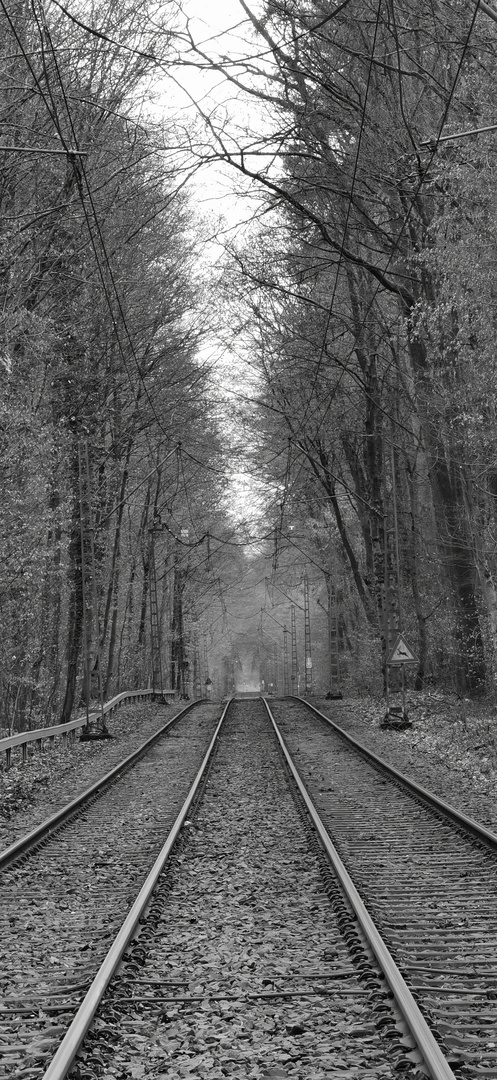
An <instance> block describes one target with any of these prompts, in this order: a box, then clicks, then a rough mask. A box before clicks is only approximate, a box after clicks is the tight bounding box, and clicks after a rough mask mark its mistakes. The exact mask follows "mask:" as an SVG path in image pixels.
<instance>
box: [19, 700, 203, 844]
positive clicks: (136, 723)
mask: <svg viewBox="0 0 497 1080" xmlns="http://www.w3.org/2000/svg"><path fill="white" fill-rule="evenodd" d="M184 707H185V706H184V703H183V702H182V703H177V704H174V705H169V704H167V705H159V704H146V703H145V704H138V705H137V704H134V703H130V704H129V705H124V706H121V708H120V709H119V711H118V712H117V713H115V714H114V716H112V717H111V718H110V719H109V721H108V727H109V731H110V733H111V736H112V737H111V738H110V739H104V740H102V741H98V742H80V741H79V738H78V737H76V741H75V742H73V743H68V744H67V745H65V746H64V744H63V741H62V739H60V738H57V739H55V741H54V743H53V744H50V743H49V742H48V741H47V742H45V743H44V744H43V748H42V750H41V751H39V750H36V749H34V748H33V749H32V750H31V751H30V754H29V757H28V760H27V762H26V763H25V765H22V764H21V762H20V753H19V760H18V761H15V760H14V764H13V765H12V768H10V769H8V770H7V769H5V766H4V762H2V768H1V769H0V850H2V851H3V850H4V849H5V848H7V847H8V846H9V845H10V844H13V843H14V842H15V840H17V839H18V838H19V837H21V836H24V834H25V833H27V832H29V831H30V830H31V829H34V828H35V827H36V826H37V825H39V824H40V823H41V822H42V821H45V819H46V818H48V817H50V815H51V814H54V813H55V812H56V811H57V810H59V809H60V808H61V807H62V806H65V804H66V803H68V802H70V800H71V799H75V798H76V797H77V795H79V794H80V793H81V792H82V791H85V790H86V788H88V787H90V785H91V784H93V783H95V781H96V780H98V779H99V777H101V776H105V774H106V773H108V772H109V771H110V769H112V768H113V767H114V765H117V764H118V763H119V762H120V761H122V760H123V758H125V757H128V755H129V754H132V753H133V751H134V750H136V749H137V748H138V747H139V746H141V744H142V743H143V742H145V741H146V740H147V739H149V738H150V737H151V736H152V735H154V734H155V732H156V731H158V730H159V729H160V728H161V727H164V724H167V722H168V721H169V720H171V719H172V718H173V717H174V716H177V714H178V713H179V712H181V711H182V709H183V708H184ZM32 745H33V747H34V744H32Z"/></svg>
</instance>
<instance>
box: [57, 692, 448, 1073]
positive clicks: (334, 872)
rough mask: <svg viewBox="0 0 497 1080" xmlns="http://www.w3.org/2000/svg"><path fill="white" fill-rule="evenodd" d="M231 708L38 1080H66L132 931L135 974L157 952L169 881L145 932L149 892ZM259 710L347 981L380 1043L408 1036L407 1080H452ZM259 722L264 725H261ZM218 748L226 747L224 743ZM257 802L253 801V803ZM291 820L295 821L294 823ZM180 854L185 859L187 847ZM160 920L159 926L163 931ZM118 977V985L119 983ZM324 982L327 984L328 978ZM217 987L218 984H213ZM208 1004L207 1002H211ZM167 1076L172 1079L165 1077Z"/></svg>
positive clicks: (150, 1000)
mask: <svg viewBox="0 0 497 1080" xmlns="http://www.w3.org/2000/svg"><path fill="white" fill-rule="evenodd" d="M243 704H244V707H245V710H246V707H247V706H246V702H244V703H243ZM229 708H230V703H228V705H227V706H226V708H225V710H224V712H223V715H222V717H221V719H220V721H219V724H218V727H217V729H216V732H215V735H214V737H213V739H212V742H211V744H210V747H209V750H208V753H207V754H206V756H205V758H204V761H203V764H202V767H201V769H200V771H199V773H198V774H197V777H196V780H195V783H194V785H193V786H192V788H191V791H190V793H189V795H188V798H187V800H186V801H185V803H184V806H183V808H182V810H181V812H180V814H179V815H178V817H177V819H176V822H175V825H174V827H173V829H172V830H171V832H170V834H169V836H168V838H167V840H166V843H165V844H164V846H163V848H162V850H161V852H160V854H159V856H158V857H157V859H156V861H155V863H154V866H153V868H152V870H151V871H150V873H149V876H148V878H147V881H146V883H145V885H144V886H143V888H142V889H141V891H140V894H139V896H138V897H137V899H136V901H135V903H134V904H133V906H132V908H131V911H130V912H129V915H128V916H127V918H126V920H125V922H124V923H123V926H122V928H121V930H120V932H119V934H118V936H117V938H116V940H115V941H114V943H113V944H112V946H111V948H110V950H109V952H108V954H107V956H106V958H105V960H104V961H103V963H102V965H101V967H100V969H99V972H98V974H97V976H96V977H95V979H94V980H93V982H92V985H91V986H90V988H89V990H88V992H87V994H86V996H85V999H84V1001H83V1003H82V1005H81V1006H80V1008H79V1010H78V1012H77V1014H76V1016H75V1017H74V1019H73V1021H72V1023H71V1025H70V1027H69V1030H68V1031H67V1033H66V1035H65V1036H64V1038H63V1040H62V1042H61V1044H60V1046H59V1048H58V1050H57V1052H56V1054H55V1056H54V1058H53V1060H52V1062H51V1063H50V1065H49V1066H48V1069H47V1070H46V1072H45V1074H44V1080H64V1078H65V1077H67V1076H68V1075H69V1073H70V1070H71V1067H72V1065H73V1063H74V1061H75V1058H76V1056H77V1055H78V1053H79V1052H80V1051H81V1048H82V1046H83V1044H84V1040H85V1037H86V1036H87V1034H88V1032H89V1029H90V1028H91V1025H92V1022H93V1021H94V1019H95V1016H96V1013H97V1010H99V1009H100V1008H101V1006H102V1002H103V1001H104V999H105V995H106V993H108V992H111V991H112V980H113V977H114V976H115V974H116V972H117V971H118V969H119V971H120V972H121V973H122V971H123V968H122V966H121V965H122V964H123V963H124V964H126V950H127V949H128V948H129V946H130V943H131V942H132V940H133V935H134V934H135V932H136V930H137V928H140V936H139V939H138V949H136V950H135V952H136V953H137V954H138V953H139V954H140V966H139V967H138V971H139V972H143V970H144V968H143V964H144V963H146V960H147V948H148V950H149V951H150V950H152V949H156V950H157V949H160V947H161V937H162V935H163V933H164V929H163V926H164V920H165V923H166V925H167V922H168V914H167V888H168V886H167V880H166V884H165V888H166V899H164V898H162V899H161V900H160V902H159V903H158V911H159V915H156V918H155V922H154V923H153V925H152V927H151V928H150V930H149V931H148V932H147V917H148V915H147V913H150V912H151V910H152V908H153V906H154V903H155V900H154V890H155V889H156V887H157V885H160V884H161V881H163V880H164V878H163V877H162V874H163V871H164V869H165V868H166V864H167V862H168V859H169V857H170V855H171V852H172V851H173V847H174V844H175V842H176V841H177V839H178V837H179V836H180V834H181V830H182V827H183V826H184V825H185V823H186V821H187V818H189V816H190V815H191V812H192V805H193V803H194V801H195V799H196V798H198V796H199V793H200V792H201V788H202V785H203V784H204V781H205V780H206V777H207V773H208V770H209V769H210V767H211V764H212V759H213V755H214V750H215V749H218V748H219V745H220V734H221V730H222V727H223V725H224V724H225V722H226V717H227V714H228V710H229ZM259 708H260V706H259ZM265 708H266V710H267V714H268V717H269V721H270V723H271V725H272V731H274V735H275V737H276V739H277V741H278V745H279V748H280V751H281V754H282V755H283V759H284V763H285V769H286V775H287V779H286V780H285V783H286V784H289V785H290V788H291V790H292V793H293V797H294V799H295V800H296V805H297V809H299V807H300V812H301V815H302V816H303V817H304V818H305V825H306V828H307V830H308V831H309V830H312V838H311V840H310V843H311V846H312V844H313V843H314V844H315V845H316V846H317V850H318V852H319V857H320V858H321V859H324V860H325V862H326V867H325V870H324V880H325V882H328V884H327V887H326V893H327V895H328V896H330V898H333V897H335V903H336V904H337V905H338V907H339V908H340V915H339V916H338V924H339V926H341V927H342V928H343V936H344V939H345V941H346V942H347V943H348V944H349V945H350V964H352V965H353V966H352V969H351V972H350V974H352V975H353V974H354V973H355V971H356V970H357V972H358V974H359V975H360V977H361V978H363V979H364V983H363V984H362V989H361V988H360V989H359V994H360V993H363V994H364V993H365V992H366V991H367V992H368V994H369V993H370V994H371V1002H372V1006H373V1004H374V1008H372V1013H371V1018H372V1020H374V1022H375V1024H376V1026H377V1028H378V1029H380V1030H383V1031H384V1032H386V1035H391V1032H392V1030H393V1037H394V1038H396V1039H397V1042H399V1041H400V1042H402V1043H403V1045H404V1046H405V1045H406V1037H405V1036H406V1032H407V1033H408V1036H409V1037H408V1039H407V1046H408V1048H409V1051H410V1052H408V1053H407V1055H406V1058H405V1059H404V1061H403V1068H404V1069H407V1070H408V1071H409V1069H411V1070H412V1073H411V1075H414V1072H415V1069H414V1067H413V1065H412V1064H411V1063H412V1062H415V1063H418V1064H419V1062H420V1060H422V1062H423V1063H424V1068H425V1070H426V1071H427V1072H428V1074H429V1075H430V1076H431V1077H432V1078H433V1080H454V1073H453V1072H452V1069H451V1066H450V1064H449V1062H448V1061H447V1059H446V1057H445V1055H444V1053H443V1051H442V1050H441V1048H440V1046H439V1044H438V1042H437V1039H436V1038H435V1037H434V1035H433V1032H432V1031H431V1029H430V1027H429V1025H428V1024H427V1022H426V1020H425V1018H424V1017H423V1016H422V1014H421V1012H420V1010H419V1007H418V1005H417V1004H416V1001H415V1000H414V998H413V995H412V993H411V991H410V990H409V988H408V986H407V985H406V983H405V981H404V979H403V977H402V975H401V973H400V971H399V969H398V968H397V966H396V964H395V962H394V960H393V958H392V956H391V954H390V952H389V950H388V948H387V946H386V944H385V942H384V941H383V940H382V938H381V936H380V934H379V932H378V929H377V927H376V926H375V925H374V923H373V921H372V919H371V918H370V916H369V915H368V913H367V911H366V909H365V907H364V904H363V902H362V900H361V898H360V896H359V895H358V892H357V889H356V888H355V886H354V884H353V883H352V881H351V878H350V876H349V874H348V873H347V871H346V869H345V867H344V864H343V862H342V860H341V858H340V856H339V854H338V851H337V850H336V847H335V845H334V844H333V842H332V840H331V838H330V836H329V833H328V832H327V829H326V828H325V826H324V824H323V821H322V820H321V818H320V816H319V814H318V812H317V810H316V807H315V806H314V805H313V803H312V800H311V799H310V797H309V794H308V792H307V790H306V788H305V785H304V784H303V782H302V780H301V778H300V776H299V772H298V771H297V768H296V765H295V762H294V761H293V760H292V756H291V754H290V752H289V750H288V747H287V745H286V743H285V740H284V739H283V736H282V734H281V731H280V730H279V725H278V724H277V723H276V721H275V719H274V717H273V715H272V711H271V709H270V708H269V706H268V704H267V703H265ZM242 715H243V714H242ZM246 715H247V713H246V712H245V716H246ZM235 719H236V713H235ZM264 722H265V723H266V724H267V721H264ZM232 730H234V734H235V735H236V724H235V727H234V729H233V725H232ZM239 735H240V739H241V740H242V741H243V740H245V742H246V741H247V739H250V738H252V746H251V749H250V754H251V755H252V756H254V755H255V752H256V749H258V751H259V753H260V754H265V753H267V754H268V755H269V753H270V752H269V745H268V746H267V747H266V744H264V746H263V747H262V749H261V747H260V745H259V743H260V741H261V736H260V733H259V734H257V737H255V736H251V733H250V732H249V733H247V730H246V727H244V728H241V729H240V732H239ZM271 737H272V736H271ZM255 738H257V742H256V743H255V742H254V739H255ZM222 745H224V743H223V744H222ZM272 753H273V754H274V751H272ZM230 760H231V759H230ZM261 760H263V759H261ZM221 764H222V763H221ZM242 764H243V763H242ZM224 768H226V763H225V765H224ZM257 769H258V772H257V770H256V771H255V772H254V780H253V783H254V784H255V783H256V782H257V775H258V773H260V772H261V766H260V765H258V766H257ZM232 771H233V777H234V776H235V775H236V774H237V775H238V776H241V775H244V769H243V768H242V767H241V766H240V765H238V766H237V768H236V769H235V770H232ZM214 773H215V764H214V766H213V771H212V773H211V775H212V777H214ZM227 780H228V778H227V777H226V775H225V773H223V771H222V770H221V774H220V777H218V780H217V785H218V787H217V791H213V795H215V796H217V797H218V798H219V797H221V796H224V797H226V799H227V800H229V798H230V788H231V785H232V784H234V782H235V781H234V779H233V778H232V776H231V772H230V782H229V784H228V783H227ZM212 782H214V781H212ZM264 782H265V783H266V785H267V783H268V781H267V780H266V779H264ZM273 782H274V775H273ZM208 790H209V791H210V790H211V789H210V788H209V789H208V788H207V787H206V786H205V784H204V792H206V791H208ZM257 797H258V798H259V796H257ZM205 798H207V799H208V795H205ZM211 802H212V803H215V800H214V798H213V799H212V800H211ZM232 802H233V800H232ZM227 805H228V803H227ZM256 812H257V824H258V830H259V831H260V832H261V833H263V834H264V830H265V829H266V828H269V826H270V821H269V818H268V820H267V821H266V812H265V808H264V805H263V803H261V804H259V803H258V804H257V806H256ZM219 813H220V814H221V820H222V814H223V811H222V808H221V810H220V811H219V810H218V814H219ZM235 817H238V819H239V818H240V811H239V808H238V806H235ZM198 820H199V823H200V824H201V823H202V821H203V818H202V816H199V818H198ZM288 820H289V819H288V811H287V810H285V819H284V824H283V831H284V834H285V836H286V843H287V855H286V858H287V859H288V857H289V856H288V853H292V852H293V850H294V846H295V841H294V839H293V833H294V831H296V829H297V825H296V824H292V822H291V821H290V824H289V826H288ZM296 820H297V821H298V818H297V819H296ZM239 826H240V827H241V828H242V829H243V828H244V823H243V821H242V822H241V823H240V822H239ZM316 838H317V839H316ZM191 842H193V841H191ZM237 843H239V841H237ZM185 850H186V854H187V851H188V844H187V846H186V849H185ZM323 853H324V854H323ZM294 859H295V856H291V860H294ZM165 877H166V879H167V874H166V875H165ZM161 919H162V920H163V921H162V923H161ZM328 921H329V920H328ZM327 925H328V923H327ZM141 940H142V941H143V942H144V944H143V947H141V948H140V941H141ZM263 955H264V953H263ZM157 963H158V968H157ZM155 966H156V969H157V970H158V971H160V972H163V971H164V960H163V959H160V960H159V961H158V962H157V961H156V964H155ZM129 967H130V974H129V975H127V976H126V979H127V980H129V979H132V978H133V977H134V975H135V974H136V971H135V968H136V964H134V963H133V962H131V964H130V965H129ZM345 974H346V975H348V974H349V971H348V970H346V971H345ZM119 977H120V978H122V975H121V976H119ZM324 977H325V978H326V974H325V976H324ZM328 977H333V976H328ZM334 977H336V975H334ZM143 981H144V982H145V985H146V986H147V988H148V989H147V993H148V992H149V990H150V988H152V989H153V990H154V991H157V990H158V989H159V990H161V988H162V985H163V984H162V982H160V981H159V982H157V981H153V982H150V980H149V981H147V980H143V979H141V978H140V977H138V983H142V982H143ZM184 981H185V980H183V982H184ZM215 985H218V984H217V983H216V984H215ZM126 986H127V992H128V993H129V985H128V982H126ZM339 992H340V993H343V992H344V991H343V990H341V991H339ZM162 993H163V990H162ZM297 993H298V994H299V995H300V996H301V997H305V996H306V991H305V990H299V991H298V992H297ZM310 993H311V994H316V993H317V994H320V993H325V994H326V993H329V994H330V995H331V994H332V991H331V990H324V991H323V990H322V989H320V988H318V989H317V990H316V989H313V990H311V991H310ZM345 993H352V994H353V993H357V990H354V988H351V987H350V986H349V988H348V989H345ZM293 995H294V991H288V990H282V989H281V987H280V986H278V987H277V989H276V990H275V991H274V993H273V992H272V993H269V994H267V993H265V992H261V991H260V989H259V990H258V991H257V992H256V993H255V994H246V995H245V999H246V1000H247V1001H248V1000H249V999H250V998H253V997H254V996H255V997H259V998H262V999H264V998H267V997H270V998H271V999H280V998H285V997H286V996H293ZM204 996H205V991H204ZM210 996H211V997H212V995H210ZM224 996H225V997H226V996H228V997H229V996H230V995H229V994H228V995H226V994H225V995H224ZM232 996H233V995H232V994H231V997H232ZM213 997H214V998H216V999H217V998H223V993H222V992H221V993H220V994H219V993H218V994H217V995H216V994H214V995H213ZM118 1000H119V999H118ZM140 1000H143V999H140ZM168 1000H170V998H168V997H165V998H164V997H160V998H154V997H146V998H145V1005H146V1007H148V1006H153V1007H155V1008H157V1007H159V1005H160V1002H161V1001H168ZM178 1000H180V1001H186V1002H187V1004H188V1006H189V1007H191V1006H192V1003H194V1002H195V1001H196V1000H199V1001H203V997H202V995H201V996H200V998H196V997H195V996H194V995H193V994H191V993H190V994H189V995H187V996H186V998H185V997H183V998H180V999H178ZM237 1000H239V997H238V998H237ZM362 1000H364V999H362ZM127 1001H130V999H129V997H125V998H124V1006H123V1005H122V1001H121V1007H124V1008H126V1002H127ZM162 1007H163V1006H162ZM99 1015H100V1014H99ZM112 1015H113V1016H115V1015H116V1006H115V1005H114V1007H113V1011H112ZM399 1017H400V1019H399ZM101 1024H102V1026H103V1029H104V1030H106V1031H107V1032H110V1031H111V1028H112V1025H110V1026H109V1024H107V1025H106V1024H105V1021H101ZM385 1025H386V1026H385ZM113 1035H115V1032H114V1033H113ZM95 1038H96V1040H97V1045H98V1032H97V1033H96V1035H95ZM144 1041H146V1040H144ZM97 1060H98V1058H97ZM168 1075H172V1074H171V1073H168ZM392 1075H393V1074H392Z"/></svg>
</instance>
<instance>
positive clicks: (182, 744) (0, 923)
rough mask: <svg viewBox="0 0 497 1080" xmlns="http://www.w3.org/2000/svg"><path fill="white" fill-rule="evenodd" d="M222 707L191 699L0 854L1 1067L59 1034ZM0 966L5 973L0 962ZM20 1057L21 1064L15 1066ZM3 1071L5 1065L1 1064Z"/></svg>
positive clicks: (40, 1052) (35, 1055) (43, 1051)
mask: <svg viewBox="0 0 497 1080" xmlns="http://www.w3.org/2000/svg"><path fill="white" fill-rule="evenodd" d="M218 716H219V707H218V706H216V705H212V704H206V703H193V704H192V705H190V706H188V707H187V708H186V709H184V710H182V711H181V712H180V713H179V714H177V715H176V716H175V717H173V718H172V720H171V721H169V722H168V723H167V724H165V725H164V726H163V727H162V728H161V729H160V731H159V732H156V733H155V734H154V735H153V736H152V738H150V739H148V740H147V741H146V742H145V743H143V744H142V746H141V747H139V748H138V750H137V751H135V753H133V754H131V755H130V756H129V757H128V758H126V759H125V760H124V761H122V762H121V763H120V764H119V765H117V766H116V767H115V768H114V769H112V770H111V771H110V772H109V773H108V774H107V775H106V776H105V777H103V778H101V779H100V780H98V781H97V782H96V783H95V784H94V785H92V787H90V788H89V789H87V790H86V791H85V792H83V793H82V795H80V797H79V798H77V799H75V800H73V801H72V802H71V803H70V804H69V805H68V806H67V807H65V808H63V809H62V810H61V811H60V812H58V813H57V814H55V815H53V816H52V817H50V818H49V819H48V820H47V821H45V822H43V823H42V824H41V825H40V826H39V827H38V828H37V829H35V830H33V831H32V832H31V833H30V834H29V835H28V836H27V837H25V838H24V839H21V840H20V841H19V842H17V843H16V844H14V845H12V846H11V848H9V849H8V850H7V852H5V853H4V855H3V858H2V859H1V863H2V864H3V872H2V904H1V912H0V988H1V991H2V997H3V1001H2V1002H1V1005H0V1076H2V1075H12V1074H13V1072H14V1073H15V1070H16V1069H17V1068H18V1067H20V1071H21V1074H22V1070H23V1066H22V1059H23V1057H26V1058H27V1059H28V1060H29V1065H28V1075H30V1073H29V1068H31V1067H32V1068H33V1070H34V1073H33V1075H40V1069H39V1067H38V1069H37V1067H36V1065H35V1064H33V1061H35V1062H36V1061H37V1060H38V1059H39V1060H41V1061H42V1060H43V1059H44V1057H46V1055H47V1047H49V1046H50V1044H51V1042H53V1041H54V1040H55V1046H56V1045H57V1043H58V1041H59V1033H60V1030H61V1027H62V1030H64V1026H67V1019H66V1018H67V1017H69V1018H70V1017H71V1016H72V1015H74V1012H75V1011H76V1009H77V1007H78V1005H79V1003H80V1001H81V999H82V996H83V994H84V991H85V990H86V988H87V986H88V985H89V983H90V982H91V979H92V978H93V976H94V974H95V971H96V970H97V969H98V966H99V964H100V962H101V960H102V958H103V957H104V956H105V954H106V952H107V949H108V946H109V943H110V941H111V940H112V937H113V935H114V934H115V932H116V931H117V929H118V927H119V925H120V923H121V921H122V919H123V918H124V917H125V915H126V913H127V911H128V910H129V906H130V903H132V901H133V900H134V898H135V896H136V893H137V892H138V891H139V888H140V886H141V884H142V882H143V880H144V879H145V877H146V875H147V873H148V872H149V869H150V865H151V863H152V862H153V860H154V858H155V857H156V856H157V853H158V851H160V849H161V847H162V845H163V842H164V836H165V835H167V832H168V831H169V829H170V827H171V825H172V824H173V822H174V820H175V818H176V816H177V813H178V810H179V808H180V806H181V805H182V803H183V801H184V798H185V795H186V794H187V792H188V789H189V787H190V784H191V781H192V778H193V777H194V776H195V775H196V773H197V771H198V767H199V763H200V761H201V760H202V759H203V757H204V755H205V752H206V748H207V746H208V744H209V742H210V740H211V737H212V732H213V730H214V727H215V725H216V724H217V719H218ZM2 968H3V971H2V970H1V969H2ZM19 1062H21V1065H20V1066H19ZM5 1069H6V1070H7V1071H6V1072H5V1071H4V1070H5Z"/></svg>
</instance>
